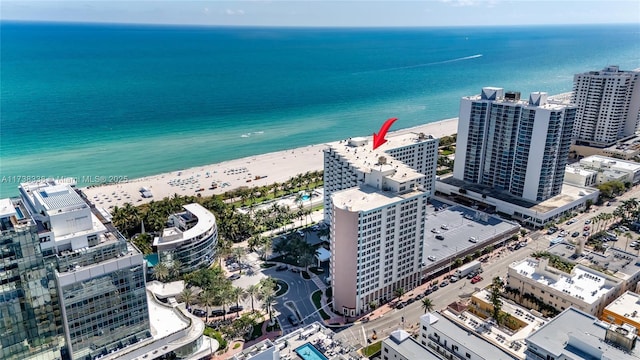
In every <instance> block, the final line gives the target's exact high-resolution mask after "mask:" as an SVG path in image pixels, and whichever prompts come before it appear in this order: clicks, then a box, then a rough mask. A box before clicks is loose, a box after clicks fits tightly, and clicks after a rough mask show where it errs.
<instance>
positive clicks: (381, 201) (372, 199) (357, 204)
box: [331, 185, 424, 212]
mask: <svg viewBox="0 0 640 360" xmlns="http://www.w3.org/2000/svg"><path fill="white" fill-rule="evenodd" d="M422 194H424V191H422V190H410V191H408V192H406V193H402V194H397V193H395V192H391V191H382V190H378V189H376V188H374V187H373V186H369V185H361V186H360V187H356V188H351V189H345V190H341V191H336V192H335V193H333V194H332V195H331V198H332V201H333V205H334V206H336V207H338V208H342V209H348V210H349V211H352V212H357V211H371V210H375V209H379V208H382V207H385V206H388V205H391V204H393V203H397V202H399V201H402V200H405V199H410V198H412V197H414V196H418V195H422Z"/></svg>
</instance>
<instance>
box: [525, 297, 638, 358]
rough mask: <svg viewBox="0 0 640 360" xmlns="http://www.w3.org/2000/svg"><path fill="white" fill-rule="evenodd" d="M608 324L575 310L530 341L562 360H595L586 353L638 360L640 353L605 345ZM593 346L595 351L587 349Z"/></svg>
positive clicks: (547, 324)
mask: <svg viewBox="0 0 640 360" xmlns="http://www.w3.org/2000/svg"><path fill="white" fill-rule="evenodd" d="M607 328H608V324H607V323H604V322H602V321H600V320H598V319H597V318H596V317H595V316H591V315H589V314H587V313H584V312H582V311H580V310H578V309H575V308H573V307H569V308H568V309H566V310H565V311H563V312H562V313H560V315H558V316H556V317H555V318H553V319H551V321H549V322H547V323H546V324H545V325H543V326H542V327H540V329H538V331H536V332H534V333H533V334H531V335H530V336H529V337H527V339H526V342H527V343H528V344H532V345H534V346H536V347H539V348H541V349H544V350H546V351H547V352H550V353H551V354H554V355H556V356H557V358H558V359H561V358H562V359H564V358H566V359H574V360H579V359H585V360H587V359H589V360H590V359H593V358H594V357H593V356H592V355H591V354H589V353H587V352H586V350H591V351H597V353H600V354H601V355H600V356H598V358H599V359H617V360H627V359H628V360H631V359H635V360H637V359H638V356H639V355H640V353H639V352H638V351H637V350H636V349H637V348H636V349H634V350H633V351H632V352H631V353H628V352H626V351H623V350H621V349H618V348H616V347H614V346H612V345H610V344H609V343H607V342H605V341H604V339H605V334H606V332H607ZM589 345H591V346H592V348H591V349H585V347H586V346H589Z"/></svg>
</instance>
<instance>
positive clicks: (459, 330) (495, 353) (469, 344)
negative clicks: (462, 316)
mask: <svg viewBox="0 0 640 360" xmlns="http://www.w3.org/2000/svg"><path fill="white" fill-rule="evenodd" d="M420 324H421V325H423V326H424V324H429V326H431V327H432V328H434V329H435V330H436V331H438V332H440V333H442V334H445V335H446V336H448V337H449V338H451V339H455V341H457V342H458V343H460V344H461V345H462V346H464V347H465V348H466V349H467V351H468V352H470V353H473V354H475V356H473V355H472V358H474V359H492V360H500V359H509V360H513V357H512V356H511V355H509V354H507V353H505V352H504V350H503V349H501V348H500V347H498V346H495V345H494V344H492V343H489V342H488V341H486V340H484V339H482V338H480V337H479V336H477V335H476V334H475V332H473V331H470V330H469V329H466V328H463V327H461V326H460V325H459V324H457V323H456V322H454V321H452V320H451V319H449V318H447V317H446V316H444V315H442V314H441V313H438V312H432V313H427V314H424V315H422V316H420Z"/></svg>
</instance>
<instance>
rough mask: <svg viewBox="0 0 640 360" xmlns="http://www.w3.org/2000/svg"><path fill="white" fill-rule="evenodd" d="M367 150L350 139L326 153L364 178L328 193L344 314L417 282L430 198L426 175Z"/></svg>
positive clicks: (336, 292)
mask: <svg viewBox="0 0 640 360" xmlns="http://www.w3.org/2000/svg"><path fill="white" fill-rule="evenodd" d="M369 146H370V145H369V144H368V140H367V139H366V138H354V139H351V140H349V141H348V142H347V143H346V146H345V145H342V144H339V145H337V146H332V147H331V148H330V149H328V150H326V153H330V154H332V156H333V157H336V158H341V159H343V161H344V163H345V164H346V165H347V166H349V167H350V168H352V169H358V172H359V173H360V174H361V175H362V179H361V181H359V182H358V183H359V186H357V187H353V188H350V189H346V190H340V191H333V192H331V195H330V196H331V200H330V201H331V202H330V203H331V212H332V214H331V219H332V222H331V225H330V231H331V266H330V273H331V284H332V286H333V300H334V309H335V310H336V311H337V312H338V313H340V314H343V315H345V316H356V315H359V314H361V313H363V312H366V311H368V309H369V304H370V303H371V302H377V303H380V302H381V301H382V300H384V299H391V298H392V297H393V293H394V291H395V290H396V289H398V288H403V289H405V290H407V291H408V290H411V289H413V288H415V287H416V286H418V285H419V284H420V281H421V271H422V266H423V265H422V264H423V262H422V261H423V260H422V259H423V249H424V226H425V218H426V205H427V198H428V195H429V193H428V192H426V191H423V190H422V186H421V183H422V182H423V181H424V175H422V174H420V173H418V172H416V171H415V170H413V169H411V168H410V167H408V166H407V165H405V164H403V163H402V162H400V161H397V160H395V159H393V160H391V161H389V160H388V159H387V157H385V156H380V157H377V156H376V155H377V154H375V152H372V151H369V150H368V149H367V148H368V147H369ZM326 176H327V173H326V171H325V177H326Z"/></svg>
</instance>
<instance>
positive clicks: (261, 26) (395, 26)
mask: <svg viewBox="0 0 640 360" xmlns="http://www.w3.org/2000/svg"><path fill="white" fill-rule="evenodd" d="M2 23H28V24H69V25H118V26H126V25H132V26H156V27H185V28H186V27H199V28H273V29H438V28H440V29H443V28H449V29H451V28H496V27H511V28H526V27H573V26H631V25H640V23H633V22H629V23H615V22H611V23H570V24H500V25H486V24H473V25H381V26H375V25H352V26H349V25H257V24H256V25H249V24H234V25H229V24H183V23H150V22H124V21H123V22H117V21H116V22H113V21H75V20H30V19H0V24H2Z"/></svg>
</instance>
